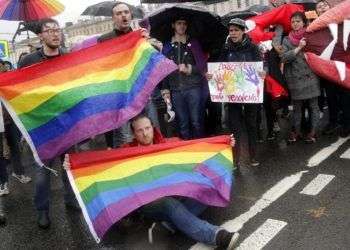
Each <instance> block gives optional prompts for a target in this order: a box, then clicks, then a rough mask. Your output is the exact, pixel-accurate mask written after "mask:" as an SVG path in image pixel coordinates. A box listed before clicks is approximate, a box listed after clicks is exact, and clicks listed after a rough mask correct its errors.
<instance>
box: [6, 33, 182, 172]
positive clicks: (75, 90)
mask: <svg viewBox="0 0 350 250" xmlns="http://www.w3.org/2000/svg"><path fill="white" fill-rule="evenodd" d="M175 69H176V65H175V64H174V63H173V62H171V61H170V60H168V59H166V58H165V57H164V56H163V55H162V54H161V53H159V52H158V51H156V50H155V49H154V48H153V47H152V46H151V45H150V44H149V43H148V42H147V41H146V40H144V39H143V38H142V37H141V33H140V32H138V31H137V32H132V33H130V34H127V35H124V36H122V37H120V38H116V39H113V40H109V41H106V42H104V43H101V44H98V45H96V46H93V47H90V48H87V49H83V50H81V51H77V52H74V53H70V54H66V55H63V56H59V57H57V58H54V59H51V60H46V61H44V62H41V63H38V64H35V65H32V66H29V67H26V68H23V69H20V70H17V71H13V72H8V73H4V74H0V96H1V98H2V101H3V103H4V104H5V107H6V108H7V109H8V111H9V113H10V115H11V116H12V118H13V119H14V121H15V123H16V124H17V126H18V127H19V129H20V130H21V132H22V134H23V135H24V137H25V139H26V140H27V142H28V143H29V145H30V146H31V149H32V151H33V153H34V157H35V159H36V160H37V162H38V163H39V164H41V165H42V162H45V161H48V160H50V159H52V158H54V157H55V156H57V155H60V154H62V153H64V152H65V151H66V150H67V149H69V148H70V147H71V146H72V145H74V144H76V143H78V142H81V141H83V140H85V139H88V138H90V137H92V136H94V135H96V134H101V133H104V132H106V131H109V130H112V129H115V128H118V127H120V126H121V125H122V124H124V123H125V122H126V121H128V120H129V119H130V118H132V117H134V116H135V115H136V114H138V113H139V112H141V110H142V109H143V107H144V106H145V104H146V103H147V101H148V100H149V97H150V95H151V93H152V91H153V89H154V88H155V86H156V85H157V84H158V83H159V82H160V81H161V80H162V79H163V78H164V77H165V76H167V75H168V74H169V73H171V72H172V71H174V70H175Z"/></svg>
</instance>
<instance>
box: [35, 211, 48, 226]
mask: <svg viewBox="0 0 350 250" xmlns="http://www.w3.org/2000/svg"><path fill="white" fill-rule="evenodd" d="M37 222H38V227H39V228H41V229H48V228H49V227H50V225H51V221H50V217H49V212H48V211H39V213H38V221H37Z"/></svg>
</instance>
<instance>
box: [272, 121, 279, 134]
mask: <svg viewBox="0 0 350 250" xmlns="http://www.w3.org/2000/svg"><path fill="white" fill-rule="evenodd" d="M273 131H274V132H279V131H281V128H280V125H279V124H278V122H274V123H273Z"/></svg>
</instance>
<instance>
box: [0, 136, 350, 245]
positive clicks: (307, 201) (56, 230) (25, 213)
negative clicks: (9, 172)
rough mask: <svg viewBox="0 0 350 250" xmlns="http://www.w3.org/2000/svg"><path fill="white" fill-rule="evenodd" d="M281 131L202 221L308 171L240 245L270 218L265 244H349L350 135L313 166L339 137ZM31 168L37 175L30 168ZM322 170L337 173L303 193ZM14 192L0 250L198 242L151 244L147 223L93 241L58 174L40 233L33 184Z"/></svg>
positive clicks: (159, 239)
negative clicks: (292, 139) (298, 138)
mask: <svg viewBox="0 0 350 250" xmlns="http://www.w3.org/2000/svg"><path fill="white" fill-rule="evenodd" d="M284 136H285V133H281V135H280V137H279V139H278V140H277V141H274V142H264V143H261V144H260V145H259V156H260V160H261V162H262V164H261V166H260V167H258V168H251V167H247V166H243V167H242V168H241V173H240V174H239V175H238V176H237V177H236V183H235V185H234V187H233V191H232V202H231V205H230V206H229V207H227V208H209V209H208V210H207V211H206V212H205V213H204V214H203V218H205V219H207V220H208V221H210V222H212V223H215V224H218V225H221V224H222V223H224V222H225V221H229V220H233V219H234V218H237V217H238V216H240V215H241V214H244V213H247V211H249V209H250V208H251V207H253V206H254V204H256V203H257V201H259V200H261V197H262V196H263V195H264V193H266V192H267V191H268V190H269V189H271V188H272V187H273V186H274V185H276V184H277V183H278V182H280V181H281V180H283V179H285V178H286V177H288V176H291V175H294V174H296V173H298V172H300V171H304V170H307V171H308V172H307V173H304V174H303V175H302V176H301V178H300V181H297V182H296V184H295V185H294V186H293V187H291V188H290V189H288V191H286V192H285V193H284V194H283V195H281V196H280V197H278V198H277V199H276V200H274V201H273V202H270V203H271V204H269V206H267V207H266V208H265V209H264V210H262V211H261V212H259V213H257V214H256V215H255V216H253V217H252V218H250V219H248V220H246V221H245V223H244V225H243V227H242V229H241V230H240V234H241V237H240V240H239V242H238V245H240V246H241V247H242V248H241V249H254V248H256V247H254V246H253V247H252V246H250V247H248V248H247V247H246V248H243V246H244V244H242V242H243V241H244V240H246V239H247V238H249V236H251V235H252V234H253V233H254V232H255V231H256V230H257V229H258V228H259V227H260V226H261V225H262V224H264V222H266V220H268V219H271V220H277V221H282V222H283V223H284V227H283V228H282V229H281V230H279V231H278V232H277V233H276V234H275V235H274V236H273V237H270V239H268V240H266V237H265V239H263V240H262V241H264V240H265V241H267V242H265V247H264V249H350V233H349V229H350V159H342V158H340V156H341V155H342V154H343V153H344V152H345V151H346V150H347V149H350V139H349V140H347V141H346V142H345V143H344V144H343V145H341V146H340V147H339V148H338V149H337V150H336V151H335V152H334V153H333V154H331V155H330V156H329V157H328V158H327V159H326V160H324V161H322V162H321V163H320V164H319V165H318V166H315V167H313V168H309V167H307V162H308V160H309V159H310V158H311V157H312V156H313V155H315V154H316V153H317V152H318V151H320V150H321V149H323V148H325V147H327V146H329V145H331V144H332V143H334V142H335V141H336V140H337V139H338V138H337V137H332V136H330V137H327V136H322V137H321V138H320V139H319V140H318V142H317V143H315V144H312V145H307V144H304V143H303V142H298V143H296V144H294V145H286V143H285V142H284V141H283V140H282V138H283V137H284ZM27 170H28V171H29V174H30V175H31V176H33V169H31V167H28V168H27ZM319 174H327V175H333V176H334V178H333V179H332V181H331V182H330V183H329V184H328V185H327V186H326V187H325V188H324V189H322V190H321V192H320V193H319V194H318V195H315V196H310V195H304V194H300V192H301V191H302V190H303V188H305V186H306V185H307V184H308V183H310V181H312V180H313V179H314V178H315V177H316V176H317V175H319ZM10 189H11V193H10V195H8V196H6V197H4V198H3V202H4V204H5V210H6V212H7V217H8V218H7V219H8V223H7V225H6V226H4V227H0V249H142V250H146V249H189V248H190V247H191V246H192V245H193V244H195V242H193V241H191V240H189V239H187V238H186V237H185V236H183V235H182V234H181V233H175V234H174V235H171V234H170V233H168V232H167V231H166V230H164V229H163V228H162V227H160V226H157V227H156V228H155V229H154V236H153V237H154V243H153V244H149V243H148V233H147V230H148V227H149V226H150V223H149V222H139V223H132V224H131V225H129V226H127V227H123V228H119V227H118V226H116V227H114V228H112V229H111V230H110V232H109V233H108V234H107V235H106V237H105V239H104V240H103V242H102V243H100V244H96V243H95V242H94V240H93V238H92V237H91V235H90V233H89V230H88V228H87V225H86V224H85V221H84V219H83V217H82V215H81V214H79V213H74V212H73V213H72V212H69V211H66V209H65V207H64V204H63V197H62V191H61V189H62V184H61V181H60V178H53V181H52V206H51V220H52V226H51V228H50V229H48V230H44V231H43V230H40V229H38V227H37V226H36V212H35V210H34V207H33V204H32V203H33V202H32V194H33V191H34V186H33V183H30V184H20V183H18V182H17V181H15V180H14V179H13V178H12V177H10ZM262 234H266V232H265V233H264V232H263V233H262ZM267 234H268V233H267ZM260 240H261V239H260ZM258 241H259V239H258V240H256V243H259V242H258ZM257 245H258V244H257Z"/></svg>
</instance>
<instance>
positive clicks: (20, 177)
mask: <svg viewBox="0 0 350 250" xmlns="http://www.w3.org/2000/svg"><path fill="white" fill-rule="evenodd" d="M12 176H13V177H15V178H16V179H17V180H18V181H19V182H20V183H23V184H27V183H28V182H31V181H32V178H30V177H29V176H25V175H24V174H21V175H18V174H15V173H12Z"/></svg>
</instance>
